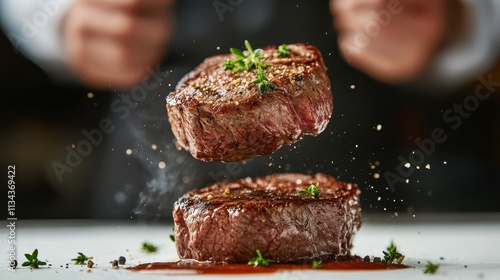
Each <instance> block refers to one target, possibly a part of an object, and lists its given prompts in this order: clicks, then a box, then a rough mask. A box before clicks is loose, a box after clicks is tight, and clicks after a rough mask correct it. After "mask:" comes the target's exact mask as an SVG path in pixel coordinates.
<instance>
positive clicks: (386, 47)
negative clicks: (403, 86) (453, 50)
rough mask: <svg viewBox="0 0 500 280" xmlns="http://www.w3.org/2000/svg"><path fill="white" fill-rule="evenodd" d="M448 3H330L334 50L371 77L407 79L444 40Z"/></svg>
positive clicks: (409, 0)
mask: <svg viewBox="0 0 500 280" xmlns="http://www.w3.org/2000/svg"><path fill="white" fill-rule="evenodd" d="M452 1H453V0H452ZM447 2H448V1H447V0H415V1H412V0H330V11H331V12H332V15H333V19H334V25H335V28H336V29H337V31H338V44H339V49H340V51H341V53H342V55H343V56H344V58H345V59H346V61H347V62H348V63H350V64H351V65H352V66H354V67H356V68H358V69H360V70H361V71H363V72H365V73H366V74H368V75H370V76H372V77H373V78H375V79H378V80H380V81H383V82H387V83H399V82H405V81H408V80H410V79H412V78H414V77H416V76H417V75H418V74H420V73H421V72H422V71H423V70H424V69H425V67H426V66H427V64H428V62H429V61H430V59H431V58H432V56H433V55H434V54H435V53H436V51H437V50H438V48H439V46H440V44H441V43H442V41H443V38H444V37H445V29H446V26H447V23H448V18H447V17H448V14H447V11H446V8H447ZM457 2H458V1H457Z"/></svg>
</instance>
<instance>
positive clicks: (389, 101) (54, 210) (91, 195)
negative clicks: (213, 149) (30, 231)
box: [0, 0, 500, 221]
mask: <svg viewBox="0 0 500 280" xmlns="http://www.w3.org/2000/svg"><path fill="white" fill-rule="evenodd" d="M220 2H222V3H227V2H226V1H223V0H221V1H220ZM213 3H214V2H212V1H185V0H183V1H178V3H177V6H176V11H175V12H176V24H175V35H174V39H173V41H172V42H171V44H170V47H169V54H168V58H167V59H166V60H165V61H164V62H163V63H162V65H161V70H162V75H161V76H158V77H162V79H163V80H162V82H161V85H160V86H158V87H156V88H155V89H153V90H150V91H149V93H148V96H147V98H146V99H145V100H144V101H140V102H137V103H136V104H134V105H137V106H136V107H135V106H134V108H131V107H130V108H129V109H130V113H129V115H128V116H126V117H124V115H122V112H116V110H113V109H112V106H111V104H112V103H113V102H114V101H115V100H120V98H121V97H123V96H130V94H131V90H128V91H127V90H121V91H116V90H113V89H110V90H106V91H96V90H93V89H89V88H85V87H83V86H80V85H76V84H72V83H66V84H65V83H61V82H58V81H54V80H53V79H51V78H49V77H48V76H47V75H46V74H45V73H43V71H42V70H40V69H39V68H38V67H37V66H36V65H34V64H33V63H32V62H30V61H29V60H27V59H25V58H24V57H23V56H22V55H21V54H19V53H16V52H15V50H14V48H13V47H12V45H11V44H10V43H9V41H8V40H7V39H6V37H5V35H4V34H2V36H1V37H0V61H1V63H0V79H1V86H2V102H1V106H2V107H1V111H0V112H1V114H2V126H1V130H0V135H1V138H0V149H1V155H2V156H1V163H2V166H4V168H5V170H6V169H7V168H6V167H7V165H9V164H15V165H16V215H17V217H18V218H20V219H31V218H35V219H38V218H97V219H108V218H112V219H114V218H119V219H141V220H160V221H168V220H170V219H171V210H172V204H173V202H174V201H175V200H176V199H177V198H178V197H179V196H180V195H182V193H184V192H185V191H187V190H189V189H193V188H200V187H203V186H206V185H208V184H210V183H213V182H215V181H219V180H233V179H237V178H241V177H245V176H261V175H265V174H270V173H275V172H304V173H314V172H324V173H327V174H330V175H332V176H334V177H336V178H338V179H339V180H343V181H350V182H354V183H357V184H358V185H359V186H360V188H361V190H362V207H363V211H364V212H365V213H368V212H386V213H387V215H395V212H397V213H398V215H399V216H401V215H413V214H418V213H424V212H449V211H458V212H460V211H500V179H499V177H498V174H499V171H498V170H499V167H500V151H499V149H500V132H499V125H500V111H499V109H500V99H499V94H498V93H497V92H494V93H493V94H492V95H491V97H489V98H488V99H487V100H484V101H481V103H480V105H479V107H478V109H477V110H475V111H474V112H471V114H470V117H468V118H466V119H465V118H464V119H463V123H462V125H461V126H460V127H459V128H458V129H457V130H453V129H452V128H451V126H450V124H449V123H446V122H445V121H444V120H443V116H442V114H443V112H444V111H446V110H448V109H450V108H453V104H455V103H457V104H462V103H463V102H464V98H465V97H466V96H467V95H470V94H473V92H474V91H473V90H474V88H475V86H477V85H478V84H479V81H475V80H473V81H471V83H470V85H468V86H466V87H464V88H461V89H457V90H453V91H452V92H443V91H433V90H429V89H423V88H419V87H416V86H398V87H395V86H389V85H384V84H381V83H379V82H377V81H374V80H372V79H370V78H369V77H367V76H365V75H364V74H363V73H360V72H358V71H356V70H355V69H353V68H351V67H349V65H348V64H346V62H345V61H344V60H343V59H342V58H341V56H340V55H339V52H338V49H337V45H336V34H335V31H334V29H333V26H332V17H331V15H330V13H329V10H328V1H299V0H296V1H265V0H259V1H255V0H253V1H241V3H240V4H239V5H237V6H235V7H233V8H234V9H233V10H230V11H225V12H224V13H222V14H221V17H220V16H219V15H218V13H217V11H216V9H215V8H214V6H213ZM245 39H247V40H249V41H250V42H251V43H252V45H253V46H254V48H257V47H261V46H265V45H270V44H283V43H294V42H305V43H309V44H312V45H315V46H317V47H318V48H319V49H320V51H321V52H322V53H323V56H324V60H325V63H326V65H327V67H328V74H329V76H330V79H331V82H332V91H333V94H334V105H335V107H334V111H333V115H332V118H331V121H330V123H329V125H328V127H327V128H326V130H325V131H324V132H323V133H322V134H320V135H319V136H317V137H306V138H304V139H303V140H301V141H299V142H297V143H296V144H294V145H291V146H286V147H283V148H281V149H280V150H278V151H277V152H276V153H274V154H272V155H270V156H262V157H256V158H254V159H251V160H249V161H248V162H247V163H246V164H241V163H239V164H223V163H205V162H200V161H198V160H196V159H194V158H192V157H191V155H190V154H189V153H187V152H185V151H180V150H178V149H176V147H175V144H174V137H173V135H172V132H171V130H170V126H169V124H168V121H167V118H166V112H165V97H166V96H167V95H168V93H169V92H170V91H172V90H173V89H174V87H175V84H176V83H177V82H178V81H179V79H180V78H181V77H182V76H183V75H184V74H186V73H187V72H188V71H189V70H191V69H192V68H193V67H195V66H196V65H197V64H199V63H200V62H201V61H202V60H203V59H204V58H205V57H208V56H211V55H215V54H218V53H225V52H228V50H229V48H230V47H238V48H243V41H244V40H245ZM167 73H168V74H167ZM486 74H487V73H486ZM165 76H166V77H165ZM497 90H499V89H497ZM89 92H92V93H93V94H94V97H93V98H89V97H88V93H89ZM104 118H109V119H111V121H112V123H113V125H114V126H115V127H116V129H115V130H114V131H113V132H111V133H109V134H105V135H104V138H103V142H102V143H100V144H99V145H97V146H94V147H93V149H92V152H91V153H90V154H89V155H88V156H85V157H83V158H82V161H81V163H80V164H79V165H78V166H76V167H75V168H73V171H72V172H71V173H65V174H64V175H63V181H62V182H59V181H58V180H57V178H56V176H55V173H54V170H53V167H52V164H53V163H54V162H55V161H57V162H60V163H64V162H65V157H66V155H67V150H66V147H67V146H68V145H71V144H74V145H77V144H78V143H79V142H80V141H83V140H85V139H86V138H85V136H84V135H83V134H82V130H84V129H85V130H87V131H90V130H92V129H96V128H98V127H99V122H100V121H101V120H102V119H104ZM377 125H381V126H382V129H381V130H380V131H378V130H377V129H376V127H377ZM435 128H441V129H443V130H444V131H445V133H446V134H447V136H448V138H447V140H446V141H445V142H444V143H442V144H438V145H437V146H436V149H435V151H434V152H432V153H431V154H429V156H426V157H425V159H424V163H422V164H421V165H420V166H419V167H420V169H418V170H415V171H414V173H412V174H411V175H410V176H407V177H405V178H404V179H408V180H409V181H408V183H400V182H398V183H397V184H395V186H394V189H391V188H390V184H389V183H388V181H387V180H386V178H385V176H384V174H387V173H386V172H392V173H394V174H396V175H398V172H397V169H396V168H397V167H398V166H399V165H400V164H401V163H400V160H399V159H398V157H400V156H402V157H403V158H405V159H406V160H408V158H409V156H410V155H411V152H412V151H414V150H418V149H419V147H418V146H416V145H415V143H414V140H415V139H416V138H419V137H420V138H422V139H423V138H429V137H430V136H431V131H432V130H433V129H435ZM153 144H154V145H156V146H157V149H153V148H152V145H153ZM127 149H131V151H132V154H131V155H127V153H126V151H127ZM161 161H163V162H164V163H165V166H166V167H165V168H164V169H160V168H159V167H158V163H159V162H161ZM427 164H429V166H430V169H427V168H425V167H424V166H425V165H427ZM372 168H373V169H372ZM412 168H414V167H412ZM5 172H6V171H5ZM375 173H377V174H379V175H380V177H379V178H375V177H376V176H377V175H375ZM6 191H7V189H5V192H6ZM4 197H6V196H4ZM5 205H6V203H5ZM3 215H5V214H3Z"/></svg>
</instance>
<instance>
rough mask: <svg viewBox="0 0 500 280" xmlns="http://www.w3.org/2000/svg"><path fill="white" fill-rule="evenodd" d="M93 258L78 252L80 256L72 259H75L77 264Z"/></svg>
mask: <svg viewBox="0 0 500 280" xmlns="http://www.w3.org/2000/svg"><path fill="white" fill-rule="evenodd" d="M90 259H92V257H87V256H85V254H83V253H81V252H78V256H77V257H76V258H74V259H71V261H74V262H75V264H85V262H86V261H88V260H90Z"/></svg>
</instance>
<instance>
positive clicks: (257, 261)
mask: <svg viewBox="0 0 500 280" xmlns="http://www.w3.org/2000/svg"><path fill="white" fill-rule="evenodd" d="M256 252H257V257H254V258H251V259H250V260H249V261H248V264H249V265H253V266H254V267H256V266H258V265H260V266H268V265H269V264H270V263H273V262H276V261H275V260H271V259H264V258H263V257H262V254H261V253H260V250H259V249H257V250H256Z"/></svg>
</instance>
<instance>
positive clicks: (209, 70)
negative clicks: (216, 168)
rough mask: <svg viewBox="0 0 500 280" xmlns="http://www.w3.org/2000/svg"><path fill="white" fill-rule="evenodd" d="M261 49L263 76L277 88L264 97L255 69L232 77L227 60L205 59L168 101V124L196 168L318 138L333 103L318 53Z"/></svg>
mask: <svg viewBox="0 0 500 280" xmlns="http://www.w3.org/2000/svg"><path fill="white" fill-rule="evenodd" d="M288 47H289V49H290V54H291V55H290V57H286V58H278V56H277V54H276V49H277V48H278V47H277V46H269V47H265V48H263V50H264V52H263V54H264V56H265V57H267V58H266V60H265V61H264V63H265V64H267V65H269V67H267V68H265V69H264V70H265V72H266V77H268V79H269V80H270V82H272V83H273V84H275V85H276V88H275V89H273V90H268V91H266V92H264V93H261V92H260V91H259V86H258V85H256V84H254V83H253V81H254V80H255V77H256V72H257V70H256V69H251V70H244V71H242V72H239V73H233V71H231V70H224V67H223V64H224V62H225V61H226V60H227V59H228V58H229V59H233V58H234V55H231V54H226V55H217V56H213V57H210V58H207V59H205V61H203V62H202V63H201V64H200V65H199V66H198V67H196V68H195V69H194V70H193V71H192V72H190V73H189V74H187V75H186V76H184V78H182V80H181V81H180V82H179V83H178V85H177V86H176V90H175V91H174V92H172V93H170V94H169V95H168V97H167V105H166V106H167V112H168V119H169V122H170V124H171V127H172V131H173V133H174V135H175V137H176V138H177V141H178V143H179V144H180V146H182V147H183V148H184V149H186V150H188V151H189V152H190V153H191V154H192V155H193V157H195V158H197V159H200V160H203V161H224V162H234V161H240V160H244V159H248V158H251V157H253V156H256V155H267V154H271V153H273V152H274V151H276V150H277V149H278V148H280V147H281V146H283V145H285V144H291V143H294V142H296V141H298V140H299V139H301V138H302V137H303V136H304V135H306V134H307V135H314V136H315V135H317V134H319V133H320V132H322V131H323V130H324V129H325V127H326V125H327V124H328V121H329V119H330V116H331V114H332V110H333V100H332V93H331V89H330V80H329V79H328V76H327V74H326V66H325V64H324V62H323V58H322V56H321V53H320V52H319V51H318V49H317V48H315V47H313V46H309V45H303V44H291V45H288Z"/></svg>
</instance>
